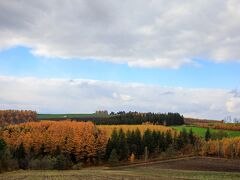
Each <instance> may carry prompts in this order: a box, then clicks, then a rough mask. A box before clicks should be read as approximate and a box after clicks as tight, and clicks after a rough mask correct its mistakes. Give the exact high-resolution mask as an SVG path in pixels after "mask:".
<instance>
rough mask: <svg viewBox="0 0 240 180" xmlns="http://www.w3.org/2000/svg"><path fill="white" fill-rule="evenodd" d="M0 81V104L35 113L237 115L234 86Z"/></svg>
mask: <svg viewBox="0 0 240 180" xmlns="http://www.w3.org/2000/svg"><path fill="white" fill-rule="evenodd" d="M0 87H1V93H0V102H1V103H2V104H1V105H0V106H1V107H0V109H9V108H10V109H12V108H14V109H33V110H37V111H38V112H41V113H92V112H95V111H96V110H99V109H100V110H103V109H107V110H109V111H115V112H116V111H120V110H125V111H129V110H131V111H141V112H148V111H150V112H179V113H182V114H184V115H185V116H187V117H188V116H190V117H200V118H213V119H223V118H224V117H226V116H228V115H231V116H233V117H239V116H240V96H239V94H240V92H239V91H238V90H233V91H230V92H229V91H227V90H223V89H188V88H180V87H179V88H169V87H161V86H158V85H144V84H132V83H117V82H104V81H93V80H79V79H75V80H70V79H37V78H16V77H4V76H2V77H1V76H0Z"/></svg>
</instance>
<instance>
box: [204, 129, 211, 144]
mask: <svg viewBox="0 0 240 180" xmlns="http://www.w3.org/2000/svg"><path fill="white" fill-rule="evenodd" d="M210 139H211V133H210V129H209V128H207V131H206V133H205V140H206V141H209V140H210Z"/></svg>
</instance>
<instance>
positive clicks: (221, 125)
mask: <svg viewBox="0 0 240 180" xmlns="http://www.w3.org/2000/svg"><path fill="white" fill-rule="evenodd" d="M195 125H196V126H198V127H203V128H208V127H209V128H212V129H223V130H232V131H240V124H239V123H196V124H195Z"/></svg>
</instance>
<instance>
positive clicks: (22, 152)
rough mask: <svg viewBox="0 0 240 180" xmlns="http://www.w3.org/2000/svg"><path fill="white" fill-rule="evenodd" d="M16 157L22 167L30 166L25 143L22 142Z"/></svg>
mask: <svg viewBox="0 0 240 180" xmlns="http://www.w3.org/2000/svg"><path fill="white" fill-rule="evenodd" d="M15 157H16V159H17V160H18V166H19V168H20V169H26V168H27V167H28V161H27V159H26V151H25V148H24V145H23V143H21V144H20V145H19V146H18V148H17V149H16V152H15Z"/></svg>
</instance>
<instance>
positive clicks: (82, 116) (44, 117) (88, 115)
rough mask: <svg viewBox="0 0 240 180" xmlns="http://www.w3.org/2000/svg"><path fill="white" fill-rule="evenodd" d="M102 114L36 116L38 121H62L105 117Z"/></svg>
mask: <svg viewBox="0 0 240 180" xmlns="http://www.w3.org/2000/svg"><path fill="white" fill-rule="evenodd" d="M106 116H107V115H103V114H95V113H92V114H38V115H37V118H38V119H57V118H59V119H62V118H89V117H106Z"/></svg>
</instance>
